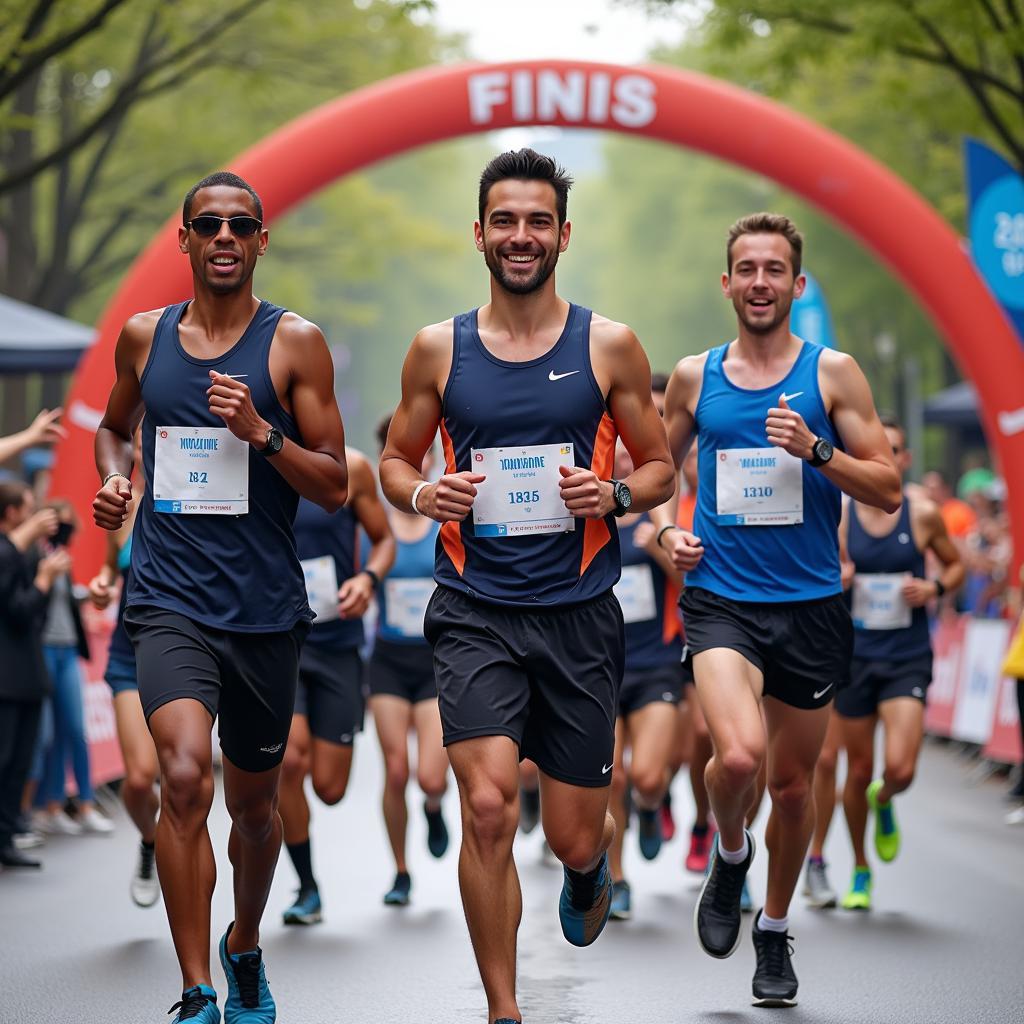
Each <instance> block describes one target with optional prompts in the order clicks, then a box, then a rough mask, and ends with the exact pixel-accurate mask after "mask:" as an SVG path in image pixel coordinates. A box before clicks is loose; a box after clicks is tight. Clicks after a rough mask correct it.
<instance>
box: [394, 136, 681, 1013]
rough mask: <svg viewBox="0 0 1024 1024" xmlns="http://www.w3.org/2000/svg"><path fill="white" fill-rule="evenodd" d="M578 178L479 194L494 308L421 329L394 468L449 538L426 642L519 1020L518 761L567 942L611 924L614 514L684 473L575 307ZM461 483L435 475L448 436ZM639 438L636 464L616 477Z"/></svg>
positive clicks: (494, 957) (477, 892) (481, 893)
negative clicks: (429, 456)
mask: <svg viewBox="0 0 1024 1024" xmlns="http://www.w3.org/2000/svg"><path fill="white" fill-rule="evenodd" d="M570 183H571V182H570V179H569V178H568V176H567V175H566V174H565V172H564V171H562V169H561V168H559V167H557V165H556V164H555V163H554V161H553V160H551V159H550V158H548V157H544V156H541V155H539V154H537V153H534V152H533V151H532V150H519V151H518V152H514V153H504V154H502V155H501V156H499V157H496V158H495V159H494V160H493V161H491V163H490V164H489V165H488V166H487V168H486V169H485V170H484V173H483V175H482V177H481V180H480V194H479V216H480V219H479V221H478V222H477V224H476V226H475V236H476V245H477V249H478V250H479V251H480V252H481V253H483V255H484V260H485V262H486V264H487V267H488V269H489V270H490V272H491V295H490V302H488V303H487V304H486V305H484V306H482V307H481V308H480V309H478V310H474V311H472V312H470V313H465V314H461V315H459V316H457V317H455V318H454V320H449V321H447V322H445V323H442V324H436V325H434V326H432V327H427V328H425V329H424V330H422V331H420V333H419V334H418V335H417V336H416V338H415V339H414V341H413V344H412V348H411V349H410V352H409V355H408V357H407V358H406V363H405V367H404V370H403V373H402V402H401V404H400V405H399V407H398V410H397V411H396V413H395V416H394V419H393V420H392V422H391V432H390V434H389V435H388V444H387V447H386V449H385V451H384V457H383V459H382V461H381V482H382V483H383V485H384V491H385V494H386V495H387V497H388V498H389V500H390V501H391V502H392V503H393V504H395V505H396V506H397V507H398V508H400V509H403V510H404V511H407V512H409V511H412V512H419V513H421V514H423V515H427V516H429V517H430V518H431V519H436V520H438V521H439V522H441V523H442V524H443V525H442V527H441V533H440V538H439V542H438V547H437V560H436V565H435V579H436V580H437V582H438V583H439V584H440V585H439V586H438V588H437V590H436V591H435V592H434V596H433V597H432V598H431V601H430V605H429V607H428V609H427V616H426V621H425V633H426V636H427V639H428V640H429V641H430V642H431V644H432V645H433V647H434V666H435V670H436V672H437V683H438V696H439V700H440V709H441V721H442V725H443V729H444V740H445V744H446V746H447V747H448V754H449V757H450V759H451V763H452V767H453V769H454V771H455V777H456V780H457V782H458V785H459V794H460V797H461V803H462V819H463V841H462V852H461V855H460V862H459V879H460V883H461V889H462V899H463V905H464V907H465V912H466V919H467V922H468V924H469V931H470V937H471V938H472V941H473V948H474V951H475V953H476V958H477V964H478V966H479V968H480V974H481V978H482V980H483V985H484V990H485V992H486V994H487V1002H488V1013H489V1017H488V1019H489V1021H491V1022H492V1024H494V1022H496V1021H506V1022H508V1021H519V1020H521V1015H520V1012H519V1007H518V1005H517V1002H516V994H515V972H516V932H517V929H518V922H519V919H520V915H521V912H522V898H521V894H520V889H519V880H518V876H517V874H516V869H515V864H514V861H513V858H512V840H513V837H514V835H515V831H516V824H517V821H518V818H519V808H518V795H519V764H518V762H519V760H520V758H521V757H529V758H531V759H532V760H533V761H535V762H536V764H537V766H538V769H539V771H540V792H541V815H542V823H543V828H544V832H545V835H546V837H547V840H548V842H549V843H550V845H551V848H552V850H553V851H554V853H555V855H556V856H557V857H558V858H559V860H561V861H562V863H563V865H564V884H563V889H562V897H561V900H560V903H559V917H560V919H561V924H562V931H563V934H564V935H565V937H566V938H567V939H568V940H569V941H570V942H572V943H574V944H575V945H580V946H583V945H588V944H589V943H591V942H593V941H594V940H595V939H596V938H597V936H598V935H599V934H600V932H601V930H602V929H603V927H604V924H605V922H606V921H607V919H608V909H609V891H610V888H611V885H610V881H609V876H608V868H607V856H606V854H605V851H606V850H607V849H608V845H609V844H610V842H611V839H612V833H613V831H614V823H613V822H612V820H611V818H610V816H609V815H608V789H607V786H608V783H609V782H610V780H611V771H612V763H613V760H614V756H613V754H614V746H615V701H616V695H617V690H618V687H619V683H620V681H621V677H622V658H623V624H622V613H621V611H620V609H619V606H618V602H617V601H616V600H615V597H614V595H613V594H612V586H613V584H614V583H615V581H616V580H617V579H618V576H619V550H618V538H617V535H616V531H615V526H614V521H613V518H612V517H613V515H614V514H615V513H619V514H623V513H625V512H627V511H629V510H631V509H632V511H641V512H642V511H645V510H647V509H648V508H650V507H651V506H653V505H656V504H660V503H661V502H663V501H667V500H668V498H669V496H670V495H671V492H672V480H673V476H674V470H673V467H672V464H671V458H670V456H669V453H668V449H667V446H666V443H665V431H664V429H663V427H662V424H661V421H660V419H659V417H658V412H657V410H656V409H655V407H654V404H653V403H652V401H651V395H650V385H651V374H650V369H649V367H648V364H647V359H646V357H645V356H644V353H643V350H642V349H641V348H640V345H639V343H638V342H637V340H636V337H635V336H634V334H633V332H632V331H630V330H629V329H628V328H627V327H624V326H623V325H621V324H616V323H612V322H611V321H609V320H605V319H604V318H603V317H599V316H593V315H592V314H591V312H590V311H589V310H586V309H583V308H581V307H579V306H576V305H573V304H571V303H569V302H566V301H565V300H564V299H562V298H560V297H559V296H558V294H557V293H556V291H555V278H554V274H553V271H554V269H555V265H556V263H557V262H558V257H559V254H560V253H562V252H564V251H565V250H566V248H567V247H568V245H569V234H570V226H569V223H568V221H567V220H566V198H567V194H568V190H569V186H570ZM439 427H440V429H441V437H442V441H443V446H444V453H445V462H446V472H445V474H444V475H443V476H442V477H441V479H440V480H439V481H437V482H436V483H430V482H428V481H426V480H424V479H423V477H422V475H421V474H420V466H421V464H422V461H423V456H424V455H425V454H426V451H427V449H428V448H429V446H430V443H431V441H432V440H433V438H434V435H435V433H436V432H437V430H438V428H439ZM617 433H621V434H622V436H623V439H624V440H625V442H626V447H627V449H628V451H629V453H630V455H631V457H632V459H633V463H634V465H635V466H636V467H637V468H636V470H635V471H634V472H633V473H631V474H630V476H629V477H628V478H627V480H625V481H621V482H620V481H615V480H613V479H611V476H612V462H613V458H614V454H615V438H616V434H617Z"/></svg>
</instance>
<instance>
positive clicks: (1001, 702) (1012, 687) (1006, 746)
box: [982, 676, 1024, 764]
mask: <svg viewBox="0 0 1024 1024" xmlns="http://www.w3.org/2000/svg"><path fill="white" fill-rule="evenodd" d="M982 756H983V757H987V758H988V759H989V760H990V761H998V762H999V763H1000V764H1020V763H1021V761H1024V749H1022V747H1021V741H1020V720H1019V718H1018V711H1017V680H1016V679H1010V678H1009V677H1008V676H1003V678H1002V679H1000V680H999V687H998V692H997V694H996V706H995V713H994V714H993V716H992V729H991V733H990V735H989V738H988V743H986V744H985V749H984V750H983V751H982Z"/></svg>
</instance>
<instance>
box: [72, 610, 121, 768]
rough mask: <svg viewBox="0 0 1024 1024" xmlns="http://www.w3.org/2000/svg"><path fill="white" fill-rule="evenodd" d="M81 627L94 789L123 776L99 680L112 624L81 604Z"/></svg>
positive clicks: (110, 705) (108, 702)
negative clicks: (86, 645) (84, 642)
mask: <svg viewBox="0 0 1024 1024" xmlns="http://www.w3.org/2000/svg"><path fill="white" fill-rule="evenodd" d="M112 608H113V609H116V608H117V604H116V603H114V604H113V606H112ZM82 625H83V626H84V627H85V635H86V637H87V638H88V641H89V654H90V657H89V660H88V661H83V662H82V663H81V666H82V680H83V698H84V701H85V738H86V740H87V741H88V743H89V774H90V776H91V777H92V784H93V785H94V786H102V785H104V784H105V783H107V782H112V781H113V780H114V779H120V778H123V777H124V761H123V759H122V758H121V746H120V744H119V743H118V741H117V720H116V719H115V717H114V702H113V700H112V699H111V696H110V687H109V686H108V685H107V683H106V681H105V680H104V679H103V673H104V671H105V670H106V667H107V650H108V648H109V647H110V634H111V633H112V632H113V630H114V623H113V619H112V618H111V616H110V614H109V613H108V612H98V611H96V609H95V608H93V607H92V606H91V605H89V604H83V605H82Z"/></svg>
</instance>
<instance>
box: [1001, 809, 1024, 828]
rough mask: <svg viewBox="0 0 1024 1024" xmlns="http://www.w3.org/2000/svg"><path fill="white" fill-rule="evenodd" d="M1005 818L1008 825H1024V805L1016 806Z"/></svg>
mask: <svg viewBox="0 0 1024 1024" xmlns="http://www.w3.org/2000/svg"><path fill="white" fill-rule="evenodd" d="M1005 820H1006V824H1007V825H1024V807H1015V808H1014V809H1013V810H1012V811H1010V813H1009V814H1008V815H1007V816H1006V819H1005Z"/></svg>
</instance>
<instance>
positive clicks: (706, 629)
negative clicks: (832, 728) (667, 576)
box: [679, 587, 853, 710]
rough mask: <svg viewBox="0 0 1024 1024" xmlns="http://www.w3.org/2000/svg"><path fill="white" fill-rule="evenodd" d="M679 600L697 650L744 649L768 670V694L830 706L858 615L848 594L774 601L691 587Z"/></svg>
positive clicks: (793, 703)
mask: <svg viewBox="0 0 1024 1024" xmlns="http://www.w3.org/2000/svg"><path fill="white" fill-rule="evenodd" d="M679 606H680V607H681V608H682V610H683V622H684V624H685V626H686V643H687V645H688V646H689V648H690V650H691V651H692V652H693V653H694V654H701V653H703V652H704V651H710V650H714V649H715V648H718V647H726V648H728V649H729V650H733V651H738V652H739V653H740V654H742V655H743V657H744V658H746V659H747V661H749V662H750V663H751V664H752V665H754V666H755V667H757V668H758V669H759V670H760V671H761V673H762V675H763V676H764V695H765V696H766V697H774V698H776V700H780V701H782V703H783V704H788V705H789V706H790V707H794V708H803V709H805V710H812V709H814V708H820V707H825V705H827V704H828V703H829V702H830V701H831V700H832V698H833V697H835V694H836V689H837V687H838V686H839V684H840V682H841V681H842V680H844V679H845V678H846V676H847V673H848V672H849V665H850V658H851V657H852V655H853V620H852V619H851V618H850V612H849V609H848V608H847V606H846V602H845V601H844V600H843V596H842V594H836V595H834V596H832V597H824V598H821V599H820V600H817V601H794V602H790V603H783V604H771V603H768V602H764V603H749V602H743V601H732V600H730V599H729V598H727V597H721V596H720V595H718V594H713V593H712V592H711V591H709V590H704V589H702V588H701V587H686V588H685V589H684V590H683V595H682V597H681V598H680V599H679Z"/></svg>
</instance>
